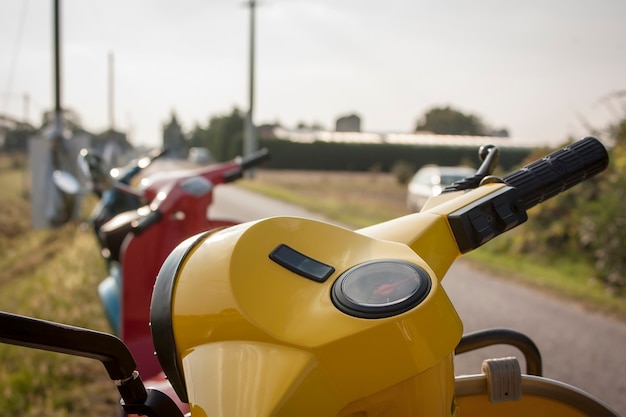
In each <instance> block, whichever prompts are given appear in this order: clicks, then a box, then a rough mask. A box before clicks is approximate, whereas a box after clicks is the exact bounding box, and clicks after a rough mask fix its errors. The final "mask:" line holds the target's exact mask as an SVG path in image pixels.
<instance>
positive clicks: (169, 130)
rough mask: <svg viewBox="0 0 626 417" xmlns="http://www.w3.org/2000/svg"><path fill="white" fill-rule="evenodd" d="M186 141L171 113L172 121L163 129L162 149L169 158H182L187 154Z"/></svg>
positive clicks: (174, 116)
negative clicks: (164, 149) (165, 150)
mask: <svg viewBox="0 0 626 417" xmlns="http://www.w3.org/2000/svg"><path fill="white" fill-rule="evenodd" d="M186 142H187V141H186V139H185V135H184V134H183V130H182V128H181V127H180V124H179V123H178V120H177V119H176V115H175V114H174V113H173V112H172V119H171V120H170V122H169V123H168V124H166V125H165V126H164V127H163V147H164V148H166V149H167V156H168V157H170V158H184V157H185V156H186V154H187V150H186Z"/></svg>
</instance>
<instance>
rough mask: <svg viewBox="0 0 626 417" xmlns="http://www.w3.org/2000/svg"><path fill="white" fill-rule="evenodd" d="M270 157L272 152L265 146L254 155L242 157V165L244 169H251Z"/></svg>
mask: <svg viewBox="0 0 626 417" xmlns="http://www.w3.org/2000/svg"><path fill="white" fill-rule="evenodd" d="M268 159H270V153H269V151H268V150H267V149H266V148H263V149H261V150H259V151H257V152H255V153H253V154H252V155H248V156H246V157H244V158H242V159H241V162H240V164H239V165H240V166H241V169H242V170H244V171H245V170H246V169H250V168H252V167H253V166H256V165H259V164H261V163H262V162H265V161H267V160H268Z"/></svg>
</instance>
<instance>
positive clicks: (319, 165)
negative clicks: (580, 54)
mask: <svg viewBox="0 0 626 417" xmlns="http://www.w3.org/2000/svg"><path fill="white" fill-rule="evenodd" d="M259 145H260V146H261V147H265V148H267V149H269V151H270V155H271V156H272V158H271V160H270V161H269V162H267V163H266V164H264V167H266V168H270V169H302V170H326V171H369V170H372V169H376V170H381V171H384V172H390V171H391V169H392V167H393V166H394V164H397V163H398V162H406V163H408V164H410V165H411V166H413V167H414V168H415V169H418V168H419V167H421V166H422V165H426V164H437V165H460V164H465V165H467V164H468V163H469V164H472V165H473V166H474V167H477V166H478V165H479V164H480V160H479V159H478V149H477V148H475V147H470V146H467V147H461V146H454V147H451V146H416V145H395V144H364V143H359V144H354V143H337V142H313V143H298V142H290V141H286V140H280V139H261V140H260V143H259ZM531 151H532V149H529V148H506V149H501V150H500V167H501V168H502V169H504V170H506V171H509V170H511V169H513V168H514V167H516V166H518V165H519V164H520V163H521V162H522V161H523V160H524V159H525V158H526V156H528V155H529V154H530V153H531Z"/></svg>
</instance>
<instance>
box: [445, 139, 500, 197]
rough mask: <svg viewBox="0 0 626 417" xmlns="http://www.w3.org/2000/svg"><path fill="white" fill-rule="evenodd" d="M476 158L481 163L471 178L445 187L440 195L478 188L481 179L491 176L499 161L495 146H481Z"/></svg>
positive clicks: (498, 153) (497, 150)
mask: <svg viewBox="0 0 626 417" xmlns="http://www.w3.org/2000/svg"><path fill="white" fill-rule="evenodd" d="M478 157H479V158H480V160H481V161H482V163H481V164H480V167H479V168H478V170H477V171H476V174H474V175H473V176H471V177H467V178H463V179H462V180H460V181H456V182H454V183H452V184H451V185H448V186H447V187H445V188H444V189H443V190H442V191H441V193H442V194H443V193H449V192H452V191H463V190H471V189H474V188H478V186H479V185H480V183H481V182H482V180H483V179H485V178H486V177H488V176H490V175H492V174H493V171H494V170H495V169H496V167H497V166H498V162H499V161H500V150H499V149H498V148H497V147H496V146H495V145H483V146H481V147H480V149H479V150H478Z"/></svg>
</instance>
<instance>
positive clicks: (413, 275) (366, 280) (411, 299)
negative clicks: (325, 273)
mask: <svg viewBox="0 0 626 417" xmlns="http://www.w3.org/2000/svg"><path fill="white" fill-rule="evenodd" d="M430 288H431V281H430V277H429V276H428V273H427V272H426V271H425V270H424V269H422V268H420V267H419V266H417V265H414V264H412V263H409V262H404V261H397V260H380V261H372V262H367V263H363V264H360V265H356V266H354V267H353V268H351V269H349V270H347V271H346V272H344V273H343V274H342V275H341V276H340V277H339V278H338V279H337V281H335V283H334V285H333V289H332V300H333V303H334V304H335V306H336V307H337V308H338V309H339V310H341V311H343V312H344V313H347V314H350V315H352V316H355V317H362V318H382V317H390V316H393V315H396V314H400V313H403V312H405V311H408V310H410V309H411V308H413V307H415V306H416V305H418V304H419V303H420V302H422V301H423V300H424V298H426V296H427V295H428V293H429V291H430Z"/></svg>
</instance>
